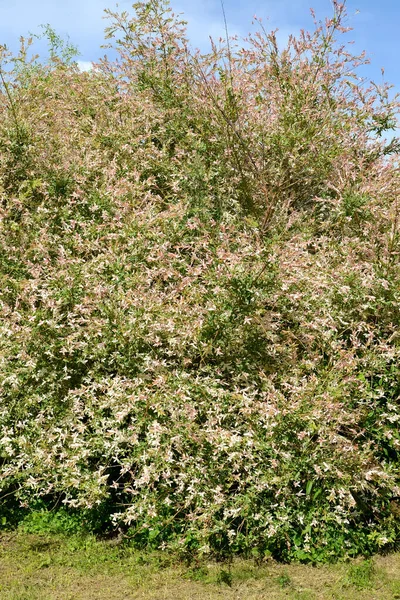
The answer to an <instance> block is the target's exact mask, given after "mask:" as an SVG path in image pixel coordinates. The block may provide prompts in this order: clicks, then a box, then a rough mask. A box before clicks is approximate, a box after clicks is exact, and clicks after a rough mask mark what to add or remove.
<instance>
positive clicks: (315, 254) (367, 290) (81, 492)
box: [0, 0, 400, 561]
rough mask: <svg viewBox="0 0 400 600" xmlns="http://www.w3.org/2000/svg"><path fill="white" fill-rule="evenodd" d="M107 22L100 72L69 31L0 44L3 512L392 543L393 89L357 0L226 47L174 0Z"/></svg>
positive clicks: (397, 287) (325, 548)
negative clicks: (370, 79)
mask: <svg viewBox="0 0 400 600" xmlns="http://www.w3.org/2000/svg"><path fill="white" fill-rule="evenodd" d="M108 17H109V19H110V25H109V27H108V29H107V30H106V31H107V37H108V39H109V42H110V44H112V45H113V46H114V48H116V49H117V50H118V57H119V58H118V60H116V61H115V62H110V61H108V60H107V59H103V60H102V61H100V62H99V64H98V65H97V66H96V67H95V68H94V69H93V70H92V71H90V72H87V73H81V72H79V70H78V68H77V64H76V63H75V62H74V59H73V56H72V55H71V48H70V47H69V46H67V47H65V46H63V44H62V43H61V41H60V40H59V39H58V38H57V36H56V35H55V34H54V32H52V31H51V30H50V29H47V30H46V32H47V35H48V37H49V40H50V42H51V52H50V58H49V60H48V61H47V63H46V64H44V63H43V62H40V61H38V60H37V59H35V58H33V59H29V58H28V56H29V53H30V41H27V42H26V41H22V47H21V52H20V54H19V55H18V56H11V55H10V54H9V53H8V52H7V49H6V48H3V49H2V50H1V59H2V67H1V79H2V87H1V95H0V102H1V104H0V111H1V113H0V147H1V154H0V197H1V221H0V282H1V283H0V310H1V316H0V332H1V333H0V373H1V397H2V399H1V405H0V432H1V434H0V465H1V470H0V481H1V497H2V502H3V509H2V510H3V511H4V512H3V514H4V515H5V516H4V518H3V522H5V521H6V518H7V515H8V514H9V513H8V512H7V511H9V510H11V509H10V507H14V511H15V510H16V507H18V506H20V507H21V508H24V507H25V508H28V509H29V508H30V507H33V506H36V505H37V501H38V499H39V498H41V499H42V502H43V503H44V504H43V505H44V506H48V507H50V506H52V507H53V506H64V508H63V510H64V511H65V510H67V511H71V514H74V515H82V519H86V520H88V519H89V520H90V519H92V521H93V523H96V524H97V525H96V527H97V529H100V530H101V529H102V528H103V529H110V528H113V527H114V528H117V527H120V528H122V529H123V530H124V531H125V532H127V534H128V535H129V537H130V538H132V539H133V540H134V541H135V542H137V543H140V544H151V545H156V546H160V547H173V548H179V549H181V550H182V551H184V552H188V553H192V552H200V553H202V552H203V553H204V552H212V553H215V554H217V555H226V554H229V553H232V552H244V553H252V554H253V555H255V556H258V557H260V558H262V557H263V556H266V555H270V554H272V555H273V556H274V557H277V558H280V559H284V560H288V559H299V560H311V561H318V560H329V559H333V558H335V557H339V556H343V555H354V554H357V553H360V552H362V553H369V552H372V551H376V550H378V549H390V548H391V547H394V545H395V544H396V540H397V539H398V534H399V520H398V515H399V512H400V502H398V500H399V498H400V487H399V483H400V482H399V450H400V435H399V430H398V421H399V417H400V415H399V396H400V383H399V382H400V337H399V327H398V325H399V317H400V268H399V252H400V234H399V227H400V212H399V210H400V209H399V200H398V190H399V183H400V181H399V179H400V177H399V171H398V155H397V150H398V148H397V142H396V140H395V139H394V140H392V141H391V142H388V141H387V136H385V135H384V133H385V131H387V130H390V129H391V128H393V127H394V126H395V125H396V118H397V109H398V103H397V101H396V100H395V99H394V100H391V98H390V88H389V87H388V86H386V85H383V86H377V85H371V86H370V87H368V86H366V85H365V84H364V82H363V81H362V80H361V79H360V78H359V76H358V74H357V73H358V72H359V71H358V69H359V68H360V67H361V66H362V64H363V63H364V62H366V59H365V58H364V56H363V55H362V56H354V55H353V54H352V53H351V52H350V48H351V46H349V45H348V44H347V39H348V33H347V31H348V30H347V29H346V28H345V17H346V13H345V7H344V6H343V5H340V4H336V5H335V15H334V16H333V18H331V19H327V20H326V21H324V22H321V23H320V22H318V21H316V22H315V29H314V31H313V32H311V33H307V32H302V33H301V34H300V35H299V37H298V38H293V37H291V38H290V39H289V41H288V45H287V47H286V48H284V49H282V48H279V47H278V44H277V41H276V35H275V33H274V32H272V33H271V32H266V31H265V30H264V28H263V25H262V23H259V24H258V29H257V31H256V33H254V34H252V35H251V36H250V37H249V38H248V39H247V40H246V41H244V42H243V44H242V45H243V47H242V46H241V43H240V42H239V41H238V40H236V39H232V40H230V41H229V43H227V42H226V41H221V43H220V44H219V45H213V46H212V49H211V51H210V53H209V54H207V55H204V54H201V53H200V52H198V51H192V50H191V49H190V45H189V42H188V41H187V39H186V34H185V24H184V22H181V20H180V18H179V17H175V16H174V15H173V14H172V13H171V11H170V10H169V7H168V5H166V4H165V3H164V2H163V1H162V0H152V1H150V2H139V3H137V4H135V5H134V12H133V15H129V14H127V13H122V14H117V13H112V12H111V11H108ZM342 40H344V42H343V41H342ZM63 514H64V513H63ZM71 518H72V517H71ZM74 519H75V517H74Z"/></svg>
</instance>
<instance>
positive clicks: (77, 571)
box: [0, 532, 400, 600]
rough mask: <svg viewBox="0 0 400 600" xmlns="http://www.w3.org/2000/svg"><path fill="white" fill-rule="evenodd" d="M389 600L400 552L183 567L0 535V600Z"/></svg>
mask: <svg viewBox="0 0 400 600" xmlns="http://www.w3.org/2000/svg"><path fill="white" fill-rule="evenodd" d="M3 598H4V600H5V599H7V600H103V599H104V600H106V599H107V600H122V599H123V600H129V599H132V600H133V599H143V600H172V599H173V600H184V599H185V600H213V599H215V598H224V599H225V598H226V599H227V600H229V599H232V600H233V599H235V600H237V599H246V600H256V599H257V600H263V599H265V600H267V599H268V600H281V599H283V598H286V599H287V598H291V599H293V600H328V599H329V600H386V599H387V600H393V599H395V598H400V554H392V555H389V556H376V557H375V558H373V559H369V560H357V561H354V562H352V563H338V564H335V565H325V566H322V567H311V566H309V565H299V564H292V565H283V564H277V563H275V562H273V561H267V562H266V563H265V564H262V565H257V564H255V563H254V562H253V561H245V560H235V561H234V562H233V563H231V564H228V563H227V564H222V563H213V562H207V561H205V562H202V563H196V564H195V565H190V566H187V565H184V564H183V563H181V562H179V561H178V560H177V559H176V558H174V557H172V556H171V555H168V554H163V553H160V552H156V553H147V554H146V553H142V552H138V551H137V550H134V549H132V548H129V547H126V546H125V547H124V546H123V545H121V544H115V543H114V542H109V541H107V542H106V541H98V540H96V539H94V538H93V537H85V538H82V537H76V536H69V537H64V536H57V535H39V534H26V533H20V532H18V533H14V534H6V535H3V536H2V538H0V599H3Z"/></svg>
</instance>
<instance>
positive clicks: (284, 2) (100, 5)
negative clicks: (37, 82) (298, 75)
mask: <svg viewBox="0 0 400 600" xmlns="http://www.w3.org/2000/svg"><path fill="white" fill-rule="evenodd" d="M131 4H132V1H131V0H120V1H119V7H120V9H121V10H122V9H125V10H126V9H130V7H131ZM171 4H172V7H173V8H174V9H175V10H176V11H179V12H183V13H184V15H185V18H186V20H188V21H189V34H190V39H191V41H192V43H193V45H196V46H199V47H201V48H205V47H207V40H208V35H209V34H211V35H212V36H213V37H215V38H218V37H219V36H220V35H224V25H223V18H222V13H221V5H220V1H219V0H172V2H171ZM115 5H116V4H115V1H108V0H0V43H2V44H4V43H5V44H7V45H8V46H9V47H10V49H12V50H15V49H16V48H17V47H18V39H19V36H20V35H27V34H28V32H33V33H35V32H36V33H38V32H39V31H40V30H39V25H41V24H46V23H49V24H50V25H51V26H52V27H53V28H54V29H55V30H56V31H57V32H58V33H59V34H61V35H63V36H64V35H66V34H68V35H69V37H70V39H71V42H73V43H74V44H76V45H77V46H78V47H79V49H80V51H81V54H82V56H81V57H80V59H81V60H82V61H92V60H96V59H97V58H99V56H102V55H103V54H104V53H105V52H106V51H105V50H102V49H101V48H100V46H101V44H102V43H103V39H104V38H103V31H104V27H105V25H106V22H105V21H104V19H103V18H102V17H103V9H104V8H106V7H109V8H115ZM311 6H312V7H313V8H315V10H316V12H317V15H318V16H321V17H322V16H325V15H330V14H331V11H332V8H331V0H246V2H240V1H239V0H225V11H226V15H227V19H228V25H229V31H230V32H232V33H238V34H240V35H245V34H246V33H247V32H248V31H249V30H250V29H251V21H252V17H253V15H254V14H257V16H260V17H262V19H263V22H264V24H265V25H266V26H267V27H270V28H275V27H278V28H279V29H280V35H281V36H282V38H285V36H287V35H288V34H289V33H296V32H297V31H298V30H299V29H300V28H301V27H306V28H307V27H310V26H312V21H311V18H310V13H309V8H310V7H311ZM347 6H348V12H349V16H350V18H349V25H350V26H353V27H354V28H355V30H354V31H353V32H352V34H351V36H352V39H354V41H355V47H356V49H357V50H361V49H365V50H367V52H368V54H369V56H370V58H371V61H372V64H371V66H370V67H368V68H366V69H364V74H365V76H366V77H368V78H372V79H375V80H376V81H380V80H381V75H380V69H381V67H385V71H386V79H387V80H388V81H390V82H391V83H394V84H395V87H396V91H400V67H399V60H398V57H399V56H400V35H399V26H400V0H380V1H379V2H377V1H376V0H348V2H347ZM357 10H359V11H360V12H359V14H356V12H357Z"/></svg>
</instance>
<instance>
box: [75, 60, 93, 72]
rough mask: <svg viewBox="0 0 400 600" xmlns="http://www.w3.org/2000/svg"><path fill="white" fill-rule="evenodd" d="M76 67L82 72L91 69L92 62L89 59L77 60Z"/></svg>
mask: <svg viewBox="0 0 400 600" xmlns="http://www.w3.org/2000/svg"><path fill="white" fill-rule="evenodd" d="M76 62H77V65H78V69H79V70H80V71H81V72H82V73H83V72H85V71H92V70H93V63H92V61H91V60H77V61H76Z"/></svg>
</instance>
